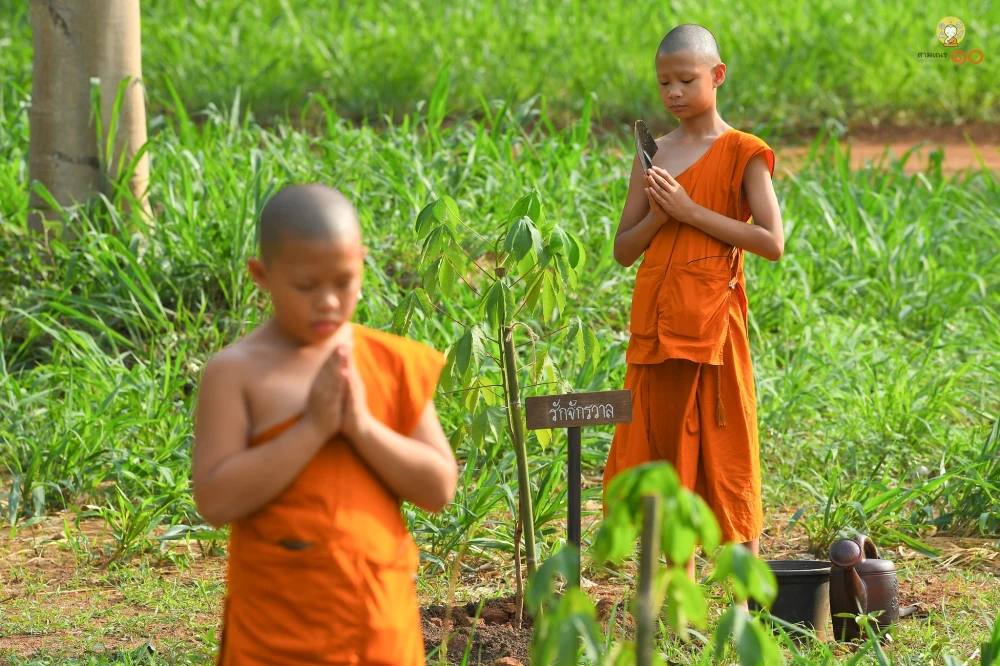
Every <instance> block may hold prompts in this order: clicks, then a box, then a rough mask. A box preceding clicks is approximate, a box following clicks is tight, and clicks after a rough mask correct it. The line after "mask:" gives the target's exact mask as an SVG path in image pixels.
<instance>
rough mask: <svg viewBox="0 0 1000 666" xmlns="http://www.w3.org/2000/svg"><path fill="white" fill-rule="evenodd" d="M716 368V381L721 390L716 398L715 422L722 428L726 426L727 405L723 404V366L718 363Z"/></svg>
mask: <svg viewBox="0 0 1000 666" xmlns="http://www.w3.org/2000/svg"><path fill="white" fill-rule="evenodd" d="M715 368H716V372H715V374H716V380H717V381H716V383H717V384H718V386H719V392H718V395H717V396H716V400H715V422H716V424H717V425H718V426H719V427H720V428H725V427H726V407H725V405H723V404H722V366H721V365H717V366H715Z"/></svg>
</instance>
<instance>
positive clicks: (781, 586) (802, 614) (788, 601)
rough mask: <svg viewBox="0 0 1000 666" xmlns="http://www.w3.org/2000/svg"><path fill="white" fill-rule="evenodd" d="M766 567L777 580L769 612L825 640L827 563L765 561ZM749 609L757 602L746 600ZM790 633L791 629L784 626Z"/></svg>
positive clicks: (827, 607) (756, 605) (756, 608)
mask: <svg viewBox="0 0 1000 666" xmlns="http://www.w3.org/2000/svg"><path fill="white" fill-rule="evenodd" d="M767 564H768V566H770V567H771V571H772V572H774V577H775V578H776V579H777V581H778V596H777V597H776V598H775V600H774V603H773V604H771V607H770V608H766V609H765V610H767V611H768V612H769V613H770V614H771V615H773V616H774V617H776V618H778V619H779V620H783V621H784V622H788V623H789V624H796V625H799V626H801V627H803V628H805V629H809V630H810V631H814V632H815V633H816V636H817V638H819V639H820V640H823V641H825V640H827V630H828V625H829V622H830V563H829V562H823V561H815V560H769V561H768V563H767ZM750 608H751V610H759V609H760V605H759V604H757V603H756V602H754V601H753V600H751V601H750ZM786 631H788V632H789V633H790V634H792V635H794V633H793V631H792V630H789V629H787V628H786Z"/></svg>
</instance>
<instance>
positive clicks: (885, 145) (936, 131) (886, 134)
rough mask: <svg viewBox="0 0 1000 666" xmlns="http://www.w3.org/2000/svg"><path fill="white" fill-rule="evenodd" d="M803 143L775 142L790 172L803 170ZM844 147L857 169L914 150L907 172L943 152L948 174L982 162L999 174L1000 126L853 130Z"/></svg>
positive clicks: (805, 147) (943, 168) (920, 168)
mask: <svg viewBox="0 0 1000 666" xmlns="http://www.w3.org/2000/svg"><path fill="white" fill-rule="evenodd" d="M803 143H804V142H802V141H794V142H793V141H790V142H788V143H782V142H776V143H775V154H776V158H777V159H778V161H779V165H781V164H782V163H784V164H785V166H786V167H787V168H789V169H791V170H795V169H796V168H797V167H800V166H801V165H802V164H803V163H804V161H805V158H806V156H807V154H808V152H809V146H808V145H803ZM842 148H843V149H848V148H849V150H850V158H851V166H852V167H853V168H855V169H861V168H864V166H865V164H866V163H870V164H872V165H879V164H881V165H884V166H888V165H889V164H890V163H891V159H893V158H895V159H900V158H902V156H903V155H904V154H905V153H906V152H907V151H908V150H911V149H912V150H913V154H912V155H911V156H910V157H909V159H908V160H907V162H906V165H905V166H904V170H905V171H906V173H911V174H912V173H917V172H919V171H923V170H925V169H926V168H927V166H928V163H929V158H930V155H931V153H932V152H933V151H934V150H937V149H940V150H942V151H943V154H944V161H943V162H942V165H941V171H942V172H943V173H945V174H949V175H951V174H955V173H958V172H960V171H964V170H965V169H969V168H971V169H974V170H979V169H980V168H981V165H980V159H982V163H983V164H985V165H986V167H987V168H988V169H992V170H993V171H1000V126H996V125H985V124H982V125H968V126H961V127H884V128H878V127H867V128H853V129H851V130H850V132H849V133H848V134H847V136H846V137H845V138H844V139H843V140H842ZM977 152H978V155H977ZM779 168H780V166H779Z"/></svg>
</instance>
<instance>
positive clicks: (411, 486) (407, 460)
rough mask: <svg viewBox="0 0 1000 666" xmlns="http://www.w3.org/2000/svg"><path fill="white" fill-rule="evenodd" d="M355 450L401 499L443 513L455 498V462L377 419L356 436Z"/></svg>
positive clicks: (427, 509) (456, 469) (456, 475)
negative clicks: (442, 510)
mask: <svg viewBox="0 0 1000 666" xmlns="http://www.w3.org/2000/svg"><path fill="white" fill-rule="evenodd" d="M354 449H355V450H356V451H357V452H358V455H359V456H361V457H362V458H363V459H364V461H365V462H366V463H368V465H369V467H371V468H372V470H374V472H375V474H376V475H377V476H378V477H379V478H380V479H382V482H383V483H385V484H386V485H387V486H389V488H390V489H391V490H392V491H393V492H394V493H395V494H396V495H397V496H399V497H401V498H403V499H404V500H406V501H407V502H410V503H411V504H414V505H416V506H418V507H420V508H421V509H424V510H426V511H431V512H436V511H440V510H441V509H443V508H444V507H445V506H446V505H447V504H448V503H449V502H451V500H452V499H453V498H454V496H455V483H456V481H457V479H458V468H457V466H456V465H455V463H454V462H453V461H451V460H447V459H445V457H444V456H442V455H441V454H439V453H438V452H437V451H435V450H434V449H433V448H431V447H430V446H428V445H426V444H424V443H423V442H420V441H417V440H415V439H411V438H409V437H406V436H404V435H400V434H399V433H398V432H396V431H395V430H393V429H392V428H389V427H388V426H386V425H385V424H383V423H381V422H379V421H378V420H377V419H371V420H370V423H369V424H367V427H366V429H365V431H364V432H363V433H359V434H358V435H357V436H356V441H354Z"/></svg>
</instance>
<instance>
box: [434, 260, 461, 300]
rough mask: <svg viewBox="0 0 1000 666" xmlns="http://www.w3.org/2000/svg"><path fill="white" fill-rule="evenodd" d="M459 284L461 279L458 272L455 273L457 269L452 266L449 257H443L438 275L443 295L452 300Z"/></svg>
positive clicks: (438, 283) (438, 282)
mask: <svg viewBox="0 0 1000 666" xmlns="http://www.w3.org/2000/svg"><path fill="white" fill-rule="evenodd" d="M458 282H459V277H458V272H456V271H455V267H454V266H452V265H451V261H450V260H449V259H448V258H447V257H442V258H441V266H440V268H439V269H438V274H437V285H438V288H439V289H441V295H442V296H444V297H445V298H447V299H451V297H452V295H453V294H454V293H455V285H456V283H458Z"/></svg>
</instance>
